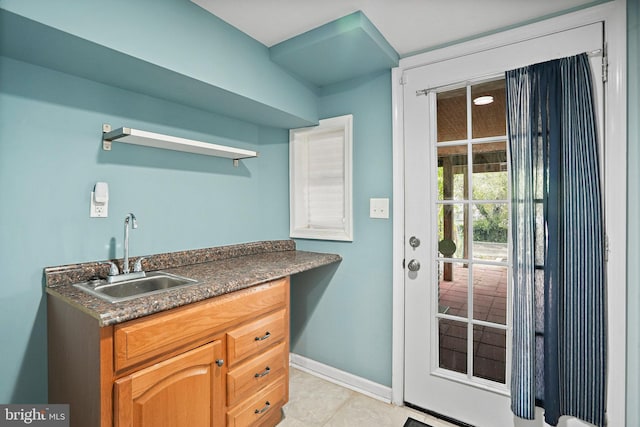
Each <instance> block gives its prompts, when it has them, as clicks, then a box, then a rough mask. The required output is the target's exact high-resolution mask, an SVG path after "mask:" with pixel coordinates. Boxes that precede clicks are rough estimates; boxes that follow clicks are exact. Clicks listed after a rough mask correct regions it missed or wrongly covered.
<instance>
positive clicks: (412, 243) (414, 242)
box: [409, 236, 420, 248]
mask: <svg viewBox="0 0 640 427" xmlns="http://www.w3.org/2000/svg"><path fill="white" fill-rule="evenodd" d="M409 246H411V247H412V248H417V247H418V246H420V239H418V238H417V237H416V236H411V238H410V239H409Z"/></svg>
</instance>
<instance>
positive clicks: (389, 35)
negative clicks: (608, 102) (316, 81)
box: [191, 0, 599, 57]
mask: <svg viewBox="0 0 640 427" xmlns="http://www.w3.org/2000/svg"><path fill="white" fill-rule="evenodd" d="M191 1H193V2H194V3H196V4H198V5H199V6H201V7H202V8H204V9H206V10H208V11H209V12H211V13H212V14H214V15H216V16H217V17H219V18H221V19H222V20H224V21H226V22H228V23H229V24H231V25H233V26H234V27H236V28H238V29H239V30H241V31H242V32H244V33H246V34H248V35H249V36H251V37H253V38H254V39H256V40H258V41H259V42H261V43H262V44H264V45H265V46H267V47H271V46H273V45H275V44H277V43H280V42H282V41H285V40H288V39H290V38H292V37H295V36H297V35H299V34H302V33H304V32H306V31H308V30H311V29H313V28H316V27H319V26H321V25H323V24H326V23H328V22H331V21H333V20H335V19H338V18H341V17H343V16H345V15H348V14H350V13H352V12H355V11H358V10H360V11H362V12H363V13H364V14H365V15H366V16H367V18H369V20H370V21H371V22H372V23H373V24H374V25H375V26H376V27H377V28H378V30H379V31H380V32H381V33H382V35H383V36H384V37H385V38H386V39H387V41H388V42H389V43H390V44H391V46H393V48H394V49H395V50H396V51H397V52H398V53H399V54H400V56H401V57H402V56H406V55H408V54H410V53H415V52H418V51H423V50H426V49H428V48H430V47H434V46H438V45H442V44H444V43H448V42H452V41H455V40H460V39H463V38H466V37H471V36H474V35H478V34H482V33H485V32H488V31H494V30H497V29H501V28H505V27H508V26H510V25H514V24H519V23H523V22H526V21H530V20H536V19H539V18H541V17H544V16H547V15H551V14H555V13H558V12H561V11H564V10H567V9H571V8H574V7H580V6H584V5H587V4H592V3H598V2H599V1H594V0H191Z"/></svg>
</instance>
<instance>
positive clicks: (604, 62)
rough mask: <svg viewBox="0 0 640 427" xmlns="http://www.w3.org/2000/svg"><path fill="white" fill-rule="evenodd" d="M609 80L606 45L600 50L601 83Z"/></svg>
mask: <svg viewBox="0 0 640 427" xmlns="http://www.w3.org/2000/svg"><path fill="white" fill-rule="evenodd" d="M608 80H609V55H607V44H606V43H605V45H604V47H603V48H602V83H606V82H607V81H608Z"/></svg>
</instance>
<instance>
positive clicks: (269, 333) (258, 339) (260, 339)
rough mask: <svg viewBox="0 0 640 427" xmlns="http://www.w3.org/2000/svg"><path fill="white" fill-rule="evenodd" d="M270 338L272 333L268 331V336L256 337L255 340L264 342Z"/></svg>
mask: <svg viewBox="0 0 640 427" xmlns="http://www.w3.org/2000/svg"><path fill="white" fill-rule="evenodd" d="M270 336H271V332H269V331H267V333H266V334H264V335H263V336H261V337H256V338H255V340H256V341H264V340H266V339H267V338H269V337H270Z"/></svg>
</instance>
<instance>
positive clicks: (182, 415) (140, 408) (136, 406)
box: [114, 341, 224, 427]
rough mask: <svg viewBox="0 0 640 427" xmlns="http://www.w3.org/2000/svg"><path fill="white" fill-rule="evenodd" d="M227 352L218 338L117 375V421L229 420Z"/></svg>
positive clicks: (205, 423) (200, 423)
mask: <svg viewBox="0 0 640 427" xmlns="http://www.w3.org/2000/svg"><path fill="white" fill-rule="evenodd" d="M222 357H223V355H222V342H221V341H214V342H212V343H210V344H206V345H203V346H202V347H198V348H197V349H195V350H191V351H188V352H186V353H184V354H181V355H178V356H174V357H172V358H170V359H167V360H165V361H163V362H160V363H157V364H155V365H153V366H150V367H148V368H145V369H141V370H140V371H137V372H135V373H133V374H131V375H127V376H125V377H123V378H120V379H118V380H116V382H115V389H114V400H115V417H114V425H115V426H117V427H124V426H132V427H162V426H167V427H169V426H179V425H184V426H192V427H212V426H219V425H223V423H224V396H223V394H222V390H223V381H222V380H223V378H222V374H221V372H220V369H218V365H217V363H218V361H221V360H222Z"/></svg>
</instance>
